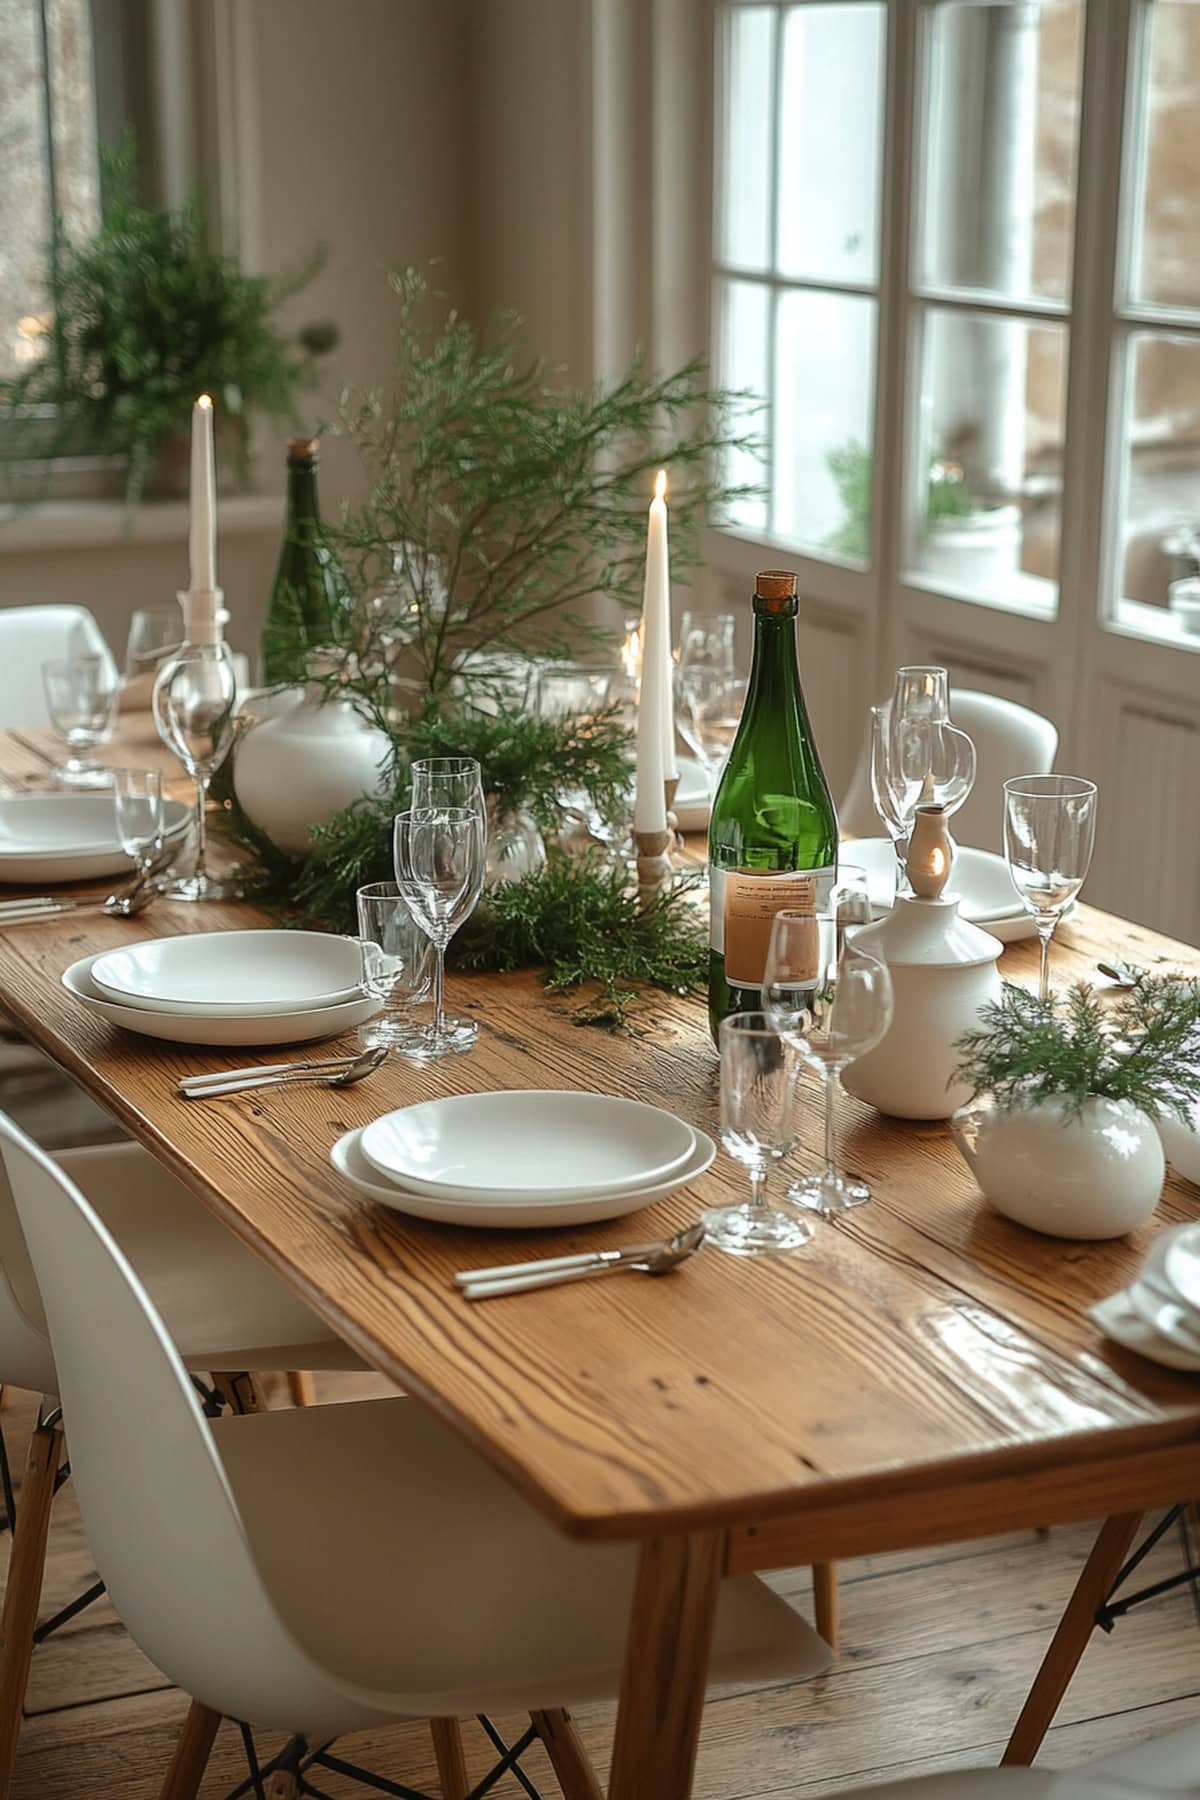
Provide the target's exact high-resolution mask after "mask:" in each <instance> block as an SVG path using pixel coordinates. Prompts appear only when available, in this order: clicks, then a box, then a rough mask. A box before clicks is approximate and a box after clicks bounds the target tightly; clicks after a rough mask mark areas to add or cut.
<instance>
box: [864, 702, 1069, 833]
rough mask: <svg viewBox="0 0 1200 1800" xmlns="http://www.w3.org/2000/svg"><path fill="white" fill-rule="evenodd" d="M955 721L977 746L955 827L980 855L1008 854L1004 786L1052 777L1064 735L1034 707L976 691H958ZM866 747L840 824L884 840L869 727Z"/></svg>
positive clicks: (952, 706) (952, 705)
mask: <svg viewBox="0 0 1200 1800" xmlns="http://www.w3.org/2000/svg"><path fill="white" fill-rule="evenodd" d="M950 717H951V719H952V720H953V721H954V723H955V725H957V726H958V728H959V730H960V731H965V732H966V733H967V735H968V737H970V738H971V740H972V741H973V743H974V745H975V785H974V787H973V788H972V789H971V792H970V794H969V795H968V797H967V799H966V801H965V803H964V804H963V805H962V806H961V807H960V808H959V810H958V811H957V812H956V813H955V815H954V819H953V821H952V824H951V829H952V830H953V832H954V836H955V839H956V841H957V842H958V843H960V844H971V845H973V846H974V847H975V848H976V849H977V850H994V851H997V852H1002V851H1003V849H1004V794H1003V788H1004V783H1005V782H1006V781H1007V780H1008V779H1009V777H1010V776H1013V775H1048V774H1049V772H1050V770H1051V769H1052V768H1053V767H1054V757H1055V753H1056V752H1057V750H1058V730H1057V727H1056V726H1054V725H1053V724H1052V723H1051V721H1050V720H1049V719H1046V718H1043V716H1042V714H1041V713H1036V712H1033V711H1032V710H1031V708H1029V707H1028V706H1019V705H1018V704H1017V702H1016V701H1015V700H1005V699H1002V698H1001V697H1000V695H998V694H984V693H981V692H979V691H978V690H977V689H975V688H952V689H951V692H950ZM863 740H864V741H863V747H862V750H861V752H860V754H859V759H858V764H857V766H856V768H855V770H854V775H853V778H852V779H851V782H850V786H849V788H848V789H847V790H846V796H845V798H844V800H843V801H842V804H841V806H840V807H839V808H838V824H839V826H840V827H841V829H842V830H843V831H844V832H847V833H849V834H850V835H852V836H854V837H878V836H879V835H880V833H881V831H882V829H883V827H882V825H881V824H880V821H879V817H878V814H877V813H876V811H875V808H874V806H873V805H872V802H871V772H870V743H869V741H868V740H867V735H866V730H865V727H864V733H863Z"/></svg>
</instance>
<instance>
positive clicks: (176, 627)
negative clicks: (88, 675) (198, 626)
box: [124, 601, 184, 707]
mask: <svg viewBox="0 0 1200 1800" xmlns="http://www.w3.org/2000/svg"><path fill="white" fill-rule="evenodd" d="M183 639H184V630H183V608H182V607H181V606H180V604H179V602H178V601H175V602H174V603H173V604H171V605H169V606H143V607H139V608H138V610H137V611H136V612H135V613H134V614H133V615H132V617H131V618H130V621H129V636H128V638H127V640H126V644H125V693H124V703H125V705H126V706H127V707H128V706H134V707H137V706H146V705H148V704H149V702H150V697H151V693H152V691H153V688H154V677H155V674H156V672H157V670H158V665H159V663H160V662H162V660H163V658H164V657H166V656H169V655H170V653H171V651H173V650H178V648H179V646H180V645H181V644H182V643H183Z"/></svg>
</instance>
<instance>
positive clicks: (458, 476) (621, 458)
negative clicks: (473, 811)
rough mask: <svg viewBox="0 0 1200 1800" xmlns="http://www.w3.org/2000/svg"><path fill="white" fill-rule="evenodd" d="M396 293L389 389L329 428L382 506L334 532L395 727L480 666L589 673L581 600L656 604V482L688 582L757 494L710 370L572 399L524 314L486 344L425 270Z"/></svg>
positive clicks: (366, 394)
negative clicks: (651, 587) (736, 510)
mask: <svg viewBox="0 0 1200 1800" xmlns="http://www.w3.org/2000/svg"><path fill="white" fill-rule="evenodd" d="M390 281H391V286H392V289H393V291H394V293H395V294H396V297H397V301H398V309H399V310H398V326H397V347H396V355H395V361H394V366H393V369H392V372H391V375H390V377H389V379H388V380H387V381H386V382H385V383H382V384H380V385H379V386H376V387H371V388H348V389H346V390H345V391H344V392H343V394H342V397H341V404H340V407H339V411H338V417H337V419H336V421H335V422H334V423H333V425H332V426H331V430H332V431H333V432H334V434H335V435H341V436H342V437H345V438H347V439H348V440H349V441H350V443H351V444H352V445H353V446H354V448H355V450H356V451H357V453H358V455H359V458H360V459H361V462H362V465H363V470H364V473H365V476H366V480H367V487H368V493H367V498H366V500H365V501H363V502H362V504H361V505H354V506H350V507H348V508H347V509H346V510H345V511H344V512H343V515H342V518H341V520H340V522H339V523H337V524H334V525H330V526H329V527H328V528H327V534H326V535H327V540H328V542H329V544H330V546H331V548H332V549H333V550H334V551H335V553H336V555H337V556H338V558H339V560H340V562H341V564H342V567H343V568H344V569H345V571H346V575H347V577H348V580H349V584H350V587H351V589H352V591H353V592H354V593H355V594H356V595H357V596H359V612H358V642H357V645H356V656H357V670H358V673H357V675H356V676H355V677H354V685H355V687H356V689H357V691H358V692H359V693H360V694H362V695H363V697H364V698H365V699H366V700H367V701H368V703H369V705H370V707H371V710H372V712H373V714H374V716H375V717H377V718H381V719H382V718H385V717H386V716H387V714H388V712H389V710H390V709H391V707H392V706H393V705H394V677H395V675H396V673H397V672H404V673H407V675H408V676H409V678H410V679H412V680H413V681H415V682H416V683H417V685H418V686H419V687H420V688H422V689H424V690H425V691H426V692H428V693H430V694H434V695H438V694H441V693H443V692H444V691H445V689H446V688H447V686H448V685H449V684H450V683H451V681H452V680H453V679H454V676H455V673H456V670H458V669H461V668H462V666H463V663H464V660H465V658H466V657H467V656H468V655H471V654H478V653H479V652H496V651H513V650H516V651H518V652H521V653H524V654H526V655H530V654H533V653H534V652H537V653H539V654H545V655H551V656H559V657H577V656H578V655H579V653H580V648H581V646H582V645H586V644H587V643H588V642H589V641H591V640H594V639H595V638H596V637H597V636H598V634H599V633H600V632H602V631H603V628H602V627H597V626H596V625H595V624H593V623H590V622H588V621H586V620H584V619H583V618H581V617H580V616H579V614H578V612H574V613H573V612H571V611H570V610H569V609H570V608H572V606H575V605H577V604H578V603H584V602H590V601H592V600H593V599H596V598H598V599H601V600H604V601H608V602H610V603H613V602H615V603H616V604H617V605H618V606H619V607H620V608H621V610H622V612H623V611H624V610H626V609H629V608H640V605H641V593H642V582H643V577H644V573H645V548H646V508H647V506H648V504H649V501H650V498H651V495H652V492H653V487H654V476H655V472H656V471H657V470H658V468H659V467H665V468H666V469H667V471H668V477H669V481H670V507H671V567H672V576H673V579H674V580H675V581H676V582H678V581H680V580H681V578H684V577H685V574H686V571H687V569H688V568H689V567H690V566H692V565H693V564H694V563H695V561H696V558H697V550H698V540H699V531H700V527H701V525H702V524H703V523H704V521H705V520H706V518H707V517H708V515H709V513H710V512H711V511H712V509H714V508H716V507H718V506H719V505H722V504H725V503H728V502H731V501H734V500H736V499H738V498H740V497H743V496H744V495H745V494H746V493H747V492H749V491H750V490H748V489H745V488H742V487H736V486H731V485H729V484H727V483H726V482H725V481H724V479H723V476H722V470H723V469H724V467H725V466H726V463H727V459H728V457H729V455H730V453H731V452H732V451H734V450H735V449H738V448H744V447H745V446H746V443H747V440H746V439H745V438H744V437H740V436H738V435H737V434H736V432H735V430H734V426H733V423H732V421H733V415H734V411H735V408H736V407H737V406H738V405H739V404H741V405H743V406H744V401H743V399H742V397H740V396H735V395H731V394H724V393H713V392H710V391H709V389H708V388H707V386H706V383H705V379H704V367H703V364H702V363H700V362H692V363H689V364H688V365H687V366H686V367H685V368H682V369H679V370H677V371H676V372H675V373H674V374H669V375H656V374H652V373H651V372H650V371H649V370H647V369H646V368H645V367H644V365H643V364H642V363H641V362H640V361H637V362H635V363H634V364H633V366H632V367H631V368H630V370H629V372H628V374H626V375H625V376H624V377H623V379H621V380H619V381H616V382H612V383H604V384H600V385H597V386H595V387H592V388H588V389H584V390H577V389H573V388H570V387H566V386H562V385H559V384H557V383H556V382H555V381H554V380H553V379H552V378H551V376H552V372H551V371H549V370H548V369H547V368H546V367H545V365H544V364H542V363H540V362H537V361H533V360H531V359H530V358H529V357H528V355H527V353H526V352H525V351H524V349H523V346H522V343H521V338H520V321H519V320H518V319H517V317H516V316H515V315H514V314H503V315H501V316H500V317H498V318H497V319H496V320H495V321H494V323H493V325H492V327H491V329H490V330H489V331H488V332H486V333H485V334H482V335H481V334H479V333H478V332H476V331H475V330H474V328H473V327H472V326H471V325H470V324H468V322H467V321H466V320H465V319H464V318H462V317H461V315H460V314H458V313H457V312H454V311H452V310H451V311H446V310H445V308H444V304H443V302H442V297H441V296H438V295H436V294H434V293H433V292H432V291H431V289H430V286H429V282H428V280H427V278H426V276H425V275H424V274H423V273H421V272H420V271H419V270H416V269H408V270H405V271H404V272H403V273H400V274H394V275H392V276H391V277H390ZM397 556H398V557H399V558H400V561H401V577H402V580H401V585H400V588H399V590H397V588H396V584H395V581H394V577H393V561H394V558H396V557H397ZM616 616H617V617H619V614H618V615H616ZM611 629H612V628H611V626H610V627H609V632H610V634H611Z"/></svg>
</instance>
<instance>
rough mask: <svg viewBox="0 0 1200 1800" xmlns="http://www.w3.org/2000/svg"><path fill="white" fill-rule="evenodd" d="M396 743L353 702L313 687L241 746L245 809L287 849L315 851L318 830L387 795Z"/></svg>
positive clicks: (236, 773)
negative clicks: (338, 815) (356, 803)
mask: <svg viewBox="0 0 1200 1800" xmlns="http://www.w3.org/2000/svg"><path fill="white" fill-rule="evenodd" d="M391 753H392V745H391V740H390V739H389V738H388V736H387V735H386V733H385V732H382V731H379V730H377V729H376V728H375V727H374V726H373V725H371V724H369V723H368V722H367V720H366V719H364V718H363V716H362V714H361V713H360V712H359V711H358V709H357V708H356V707H355V706H354V704H353V703H352V702H351V701H349V700H331V699H329V698H327V696H326V690H325V689H324V688H323V687H322V686H321V684H320V683H319V682H313V683H310V684H309V686H308V687H306V688H305V690H304V697H303V699H301V700H300V701H299V703H298V704H290V705H289V706H288V707H287V710H286V711H284V712H282V713H277V714H276V716H275V717H273V718H271V717H267V718H264V719H262V720H261V722H260V723H256V724H252V725H251V726H250V728H249V730H247V731H246V732H245V734H244V735H243V736H242V738H241V739H240V740H239V742H238V746H237V753H236V756H235V758H234V766H233V789H234V793H235V794H236V795H237V799H238V805H239V806H240V807H241V808H242V811H243V812H244V813H245V814H246V816H247V818H248V819H250V821H251V822H252V824H254V825H257V827H258V829H259V830H260V831H263V832H265V833H266V835H267V836H268V837H269V838H270V840H271V842H272V843H273V844H277V845H278V846H279V848H280V849H281V850H287V851H290V852H292V853H293V854H297V855H298V854H300V853H302V852H303V851H305V850H307V849H308V848H309V844H310V841H311V834H312V830H313V827H314V826H316V825H324V824H326V823H327V822H328V821H329V820H330V819H331V818H332V817H333V815H334V813H338V812H341V811H342V809H343V808H344V807H347V806H350V805H351V804H352V803H353V802H354V801H355V800H362V799H365V798H366V797H367V796H368V795H375V794H381V793H383V792H384V791H385V789H386V787H387V783H388V779H389V765H390V759H391Z"/></svg>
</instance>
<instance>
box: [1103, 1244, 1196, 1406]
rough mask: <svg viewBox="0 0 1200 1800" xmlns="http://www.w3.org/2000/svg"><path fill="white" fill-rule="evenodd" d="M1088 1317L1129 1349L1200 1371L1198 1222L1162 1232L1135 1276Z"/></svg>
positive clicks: (1168, 1364)
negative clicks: (1125, 1286)
mask: <svg viewBox="0 0 1200 1800" xmlns="http://www.w3.org/2000/svg"><path fill="white" fill-rule="evenodd" d="M1091 1316H1092V1318H1093V1319H1095V1321H1096V1323H1097V1324H1098V1325H1099V1326H1100V1328H1101V1330H1102V1331H1103V1332H1104V1333H1105V1335H1106V1336H1107V1337H1110V1338H1113V1339H1114V1340H1115V1341H1116V1342H1117V1343H1118V1344H1123V1345H1124V1346H1125V1348H1126V1349H1127V1350H1136V1351H1137V1352H1138V1353H1139V1355H1141V1356H1147V1357H1149V1358H1150V1360H1151V1361H1152V1362H1157V1363H1163V1364H1165V1365H1166V1367H1167V1368H1169V1369H1192V1370H1197V1371H1200V1225H1177V1226H1176V1227H1175V1228H1174V1230H1172V1231H1163V1232H1160V1234H1159V1235H1158V1237H1156V1238H1155V1240H1154V1242H1153V1243H1152V1244H1151V1246H1150V1249H1149V1250H1148V1251H1147V1253H1146V1260H1145V1262H1144V1263H1143V1264H1142V1268H1141V1272H1140V1274H1139V1275H1138V1277H1137V1280H1136V1281H1133V1282H1131V1283H1130V1285H1129V1286H1128V1287H1127V1288H1123V1289H1122V1290H1121V1292H1120V1293H1118V1294H1110V1295H1109V1297H1108V1299H1107V1300H1100V1301H1098V1302H1097V1303H1096V1305H1095V1306H1093V1307H1092V1309H1091Z"/></svg>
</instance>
